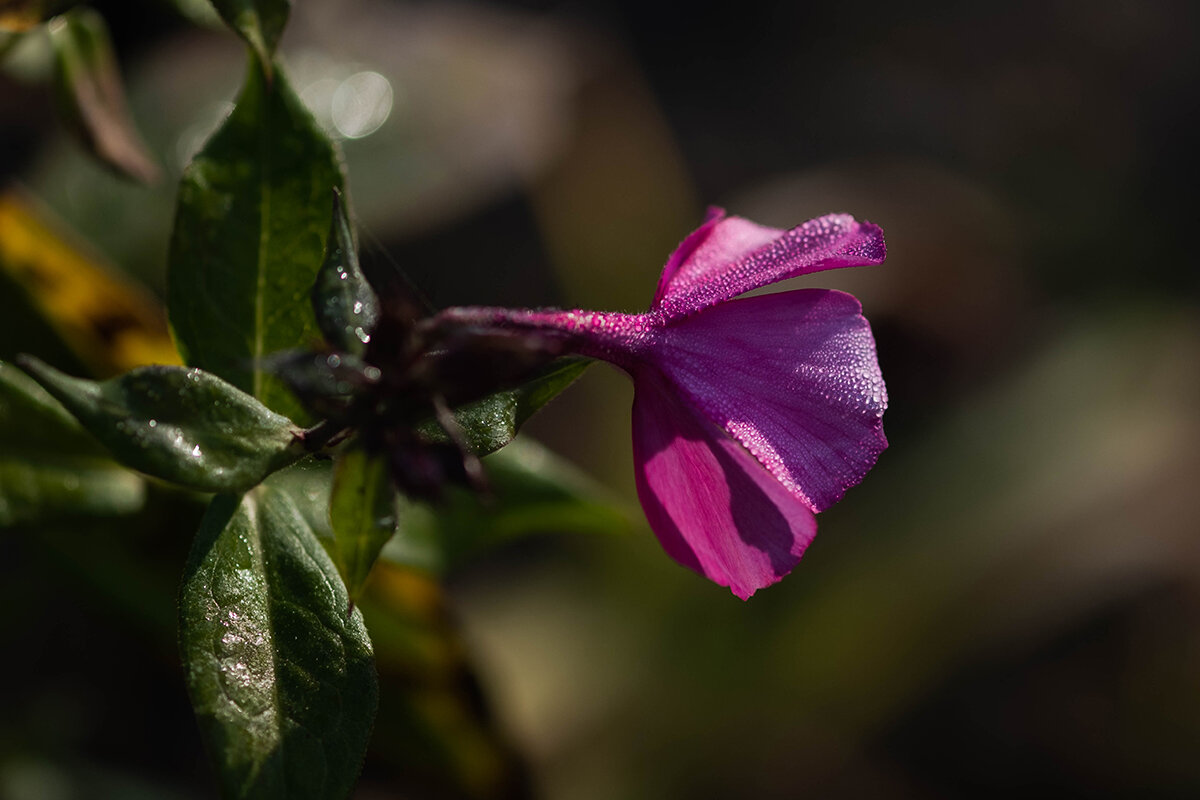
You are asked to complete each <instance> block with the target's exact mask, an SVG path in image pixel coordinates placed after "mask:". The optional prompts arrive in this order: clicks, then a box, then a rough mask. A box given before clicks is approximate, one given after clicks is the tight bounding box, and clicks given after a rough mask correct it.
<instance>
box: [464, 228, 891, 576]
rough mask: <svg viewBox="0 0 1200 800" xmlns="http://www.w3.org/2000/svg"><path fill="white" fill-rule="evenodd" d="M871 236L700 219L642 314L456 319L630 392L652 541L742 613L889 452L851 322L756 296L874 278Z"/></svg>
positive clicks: (876, 253) (842, 315)
mask: <svg viewBox="0 0 1200 800" xmlns="http://www.w3.org/2000/svg"><path fill="white" fill-rule="evenodd" d="M885 252H886V250H885V246H884V240H883V232H882V231H881V230H880V229H879V227H878V226H876V225H873V224H871V223H867V222H857V221H856V220H855V219H854V218H853V217H851V216H848V215H844V214H835V215H829V216H824V217H820V218H817V219H814V220H810V221H809V222H806V223H804V224H803V225H801V226H799V227H796V228H792V229H791V230H786V231H785V230H779V229H776V228H767V227H764V226H761V225H757V224H755V223H753V222H750V221H749V220H745V219H741V218H738V217H726V216H725V212H724V211H722V210H720V209H712V210H710V212H709V215H708V218H707V219H706V221H705V222H704V224H703V225H702V226H701V227H700V228H699V229H697V230H696V231H694V232H693V233H692V234H691V235H689V236H688V237H687V238H686V239H684V240H683V243H682V244H680V245H679V247H678V248H677V249H676V251H675V252H674V253H673V254H672V255H671V257H670V258H669V259H668V260H667V264H666V267H665V268H664V269H663V273H662V277H661V279H660V280H659V284H658V291H657V292H656V293H655V295H654V301H653V303H651V305H650V309H649V311H647V312H645V313H643V314H622V313H601V312H593V311H580V310H575V311H544V310H543V311H530V310H512V309H500V308H457V309H449V310H447V311H445V312H443V314H444V315H445V316H446V317H448V318H451V319H453V320H455V321H458V322H461V323H468V324H473V325H480V326H484V327H491V328H495V327H500V328H503V329H508V330H525V331H538V332H541V333H542V334H543V335H549V336H552V337H555V338H559V339H562V340H564V341H565V343H566V345H567V347H568V348H569V349H571V350H573V351H574V352H577V353H580V354H582V355H586V356H591V357H594V358H599V359H603V360H605V361H608V362H611V363H613V364H615V365H617V366H619V367H622V368H623V369H624V370H626V371H627V372H628V373H629V374H630V376H631V377H632V378H633V383H634V391H635V397H634V402H633V457H634V466H635V470H636V478H637V490H638V497H639V499H640V500H641V503H642V506H643V508H644V509H645V512H646V517H647V518H648V520H649V522H650V527H651V528H652V529H653V530H654V532H655V534H656V535H657V536H658V539H659V540H660V542H661V543H662V546H663V548H664V549H665V550H666V551H667V553H668V554H669V555H670V556H671V557H672V558H674V559H675V560H676V561H678V562H679V563H681V564H683V565H685V566H687V567H690V568H691V569H693V570H695V571H696V572H698V573H700V574H701V575H704V576H706V577H707V578H709V579H711V580H713V581H715V582H716V583H718V584H721V585H722V586H728V587H729V588H730V589H731V590H732V591H733V593H734V594H735V595H737V596H738V597H741V598H743V599H746V598H748V597H750V595H752V594H754V592H755V591H756V590H758V589H760V588H762V587H764V586H768V585H770V584H772V583H775V582H776V581H778V580H779V579H780V578H782V577H783V576H784V575H786V574H787V573H788V572H790V571H791V570H792V568H793V567H794V566H795V565H796V563H797V562H798V561H799V560H800V557H801V556H802V555H803V553H804V550H805V548H806V547H807V546H808V544H809V542H811V541H812V538H813V536H814V535H815V533H816V521H815V518H814V514H815V513H816V512H818V511H822V510H824V509H826V508H828V507H829V506H830V505H832V504H833V503H835V502H836V501H837V500H839V499H840V498H841V497H842V495H843V493H844V492H845V491H846V489H848V488H850V487H851V486H854V485H855V484H857V483H858V482H859V481H860V480H862V478H863V476H864V475H865V474H866V473H867V471H868V470H869V469H870V468H871V467H872V466H873V465H874V464H875V461H876V459H877V458H878V457H879V454H880V453H881V452H882V451H883V450H884V448H886V447H887V440H886V438H885V437H884V434H883V412H884V409H885V408H886V407H887V394H886V390H885V388H884V383H883V377H882V375H881V374H880V371H879V363H878V360H877V358H876V354H875V341H874V339H873V338H872V336H871V329H870V326H869V325H868V324H867V321H866V319H864V318H863V316H862V306H861V305H860V304H859V302H858V300H856V299H855V298H854V297H852V296H851V295H848V294H845V293H844V292H839V291H834V290H826V289H799V290H794V291H787V292H781V293H777V294H767V295H759V296H754V297H746V298H741V299H736V300H735V299H733V298H734V297H736V296H737V295H740V294H744V293H746V292H749V291H751V290H753V289H757V288H759V287H762V286H766V285H767V284H770V283H774V282H776V281H780V280H783V279H785V278H791V277H794V276H797V275H805V274H808V273H810V272H818V271H821V270H826V269H835V268H838V267H853V266H863V265H868V264H879V263H881V262H882V261H883V259H884V256H885Z"/></svg>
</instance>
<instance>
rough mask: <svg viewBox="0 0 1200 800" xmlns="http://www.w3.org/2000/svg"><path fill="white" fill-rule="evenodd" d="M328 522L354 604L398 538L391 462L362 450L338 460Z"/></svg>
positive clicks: (346, 454)
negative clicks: (373, 569) (381, 555)
mask: <svg viewBox="0 0 1200 800" xmlns="http://www.w3.org/2000/svg"><path fill="white" fill-rule="evenodd" d="M329 522H330V525H331V527H332V529H333V553H334V560H335V561H336V562H337V565H338V571H339V572H340V573H341V574H342V578H343V579H345V581H346V588H347V589H348V590H349V592H350V600H351V601H352V602H353V601H355V600H357V599H358V595H359V593H360V592H361V591H362V587H363V584H364V583H366V580H367V575H368V574H370V572H371V567H372V566H373V565H374V564H375V559H376V558H378V557H379V551H380V550H382V549H383V546H384V545H385V544H387V541H388V539H391V538H392V534H394V533H395V532H396V490H395V489H394V488H393V487H392V479H391V474H390V473H389V471H388V461H387V458H386V457H384V456H382V455H374V454H369V453H367V451H366V450H363V449H361V448H355V449H353V450H350V451H349V452H347V453H343V454H342V455H341V456H339V457H338V460H337V462H336V464H335V465H334V468H333V492H332V494H331V495H330V500H329Z"/></svg>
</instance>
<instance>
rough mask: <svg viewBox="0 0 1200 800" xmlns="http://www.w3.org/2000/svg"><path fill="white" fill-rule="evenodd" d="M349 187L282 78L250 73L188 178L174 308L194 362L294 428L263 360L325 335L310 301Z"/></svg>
mask: <svg viewBox="0 0 1200 800" xmlns="http://www.w3.org/2000/svg"><path fill="white" fill-rule="evenodd" d="M341 185H342V173H341V165H340V162H339V160H338V158H337V156H336V155H335V153H334V150H333V146H332V145H331V144H330V142H329V140H328V139H327V138H326V137H325V135H324V134H323V133H321V131H320V130H319V129H318V128H317V125H316V123H315V122H313V119H312V117H311V116H310V115H309V113H308V112H307V111H306V110H305V109H304V106H303V105H302V104H301V102H300V100H299V99H298V98H297V97H296V95H295V94H294V93H293V92H292V89H291V87H290V86H288V84H287V81H286V80H285V79H284V76H283V75H282V74H277V75H276V76H275V80H274V81H273V82H272V83H271V84H270V85H269V86H268V84H267V83H266V81H265V79H264V78H263V75H262V72H261V71H260V70H259V69H258V67H257V66H256V65H255V64H253V63H252V64H251V65H250V68H249V71H248V74H247V77H246V85H245V87H244V88H243V90H242V94H241V96H240V97H239V98H238V101H237V106H236V107H235V108H234V111H233V114H232V115H231V116H230V117H229V119H227V120H226V121H225V124H224V125H223V126H222V127H221V128H220V130H218V131H217V133H216V134H215V135H214V136H213V138H212V139H211V140H209V142H208V144H207V145H205V147H204V149H203V150H202V151H201V152H200V153H199V154H198V155H197V156H196V158H195V159H194V160H193V161H192V163H191V164H190V165H189V166H188V168H187V170H186V171H185V172H184V176H183V181H182V184H181V186H180V190H179V206H178V209H177V212H176V218H175V230H174V233H173V234H172V237H171V250H170V264H169V272H168V274H167V306H168V310H169V312H170V317H171V325H172V327H173V329H174V331H175V337H176V340H177V342H178V344H179V347H180V351H181V352H182V353H183V355H184V359H185V361H187V363H189V364H192V365H193V366H197V367H200V368H202V369H206V370H208V371H209V372H213V373H215V374H217V375H219V376H221V377H222V378H224V379H225V380H227V381H229V382H230V383H232V384H234V385H235V386H237V387H238V388H239V389H242V390H243V391H246V392H249V393H250V394H253V395H254V396H255V397H257V398H258V399H259V400H261V401H262V402H263V403H264V404H265V405H266V406H267V407H268V408H270V409H272V410H274V411H277V412H279V413H280V414H284V415H286V416H288V417H291V418H292V419H299V420H303V419H304V411H303V409H302V408H301V406H300V404H299V402H298V401H297V400H296V399H295V398H294V397H292V395H291V393H290V392H288V390H287V388H286V387H285V386H284V385H283V383H282V382H280V381H279V380H278V379H277V378H275V377H274V376H272V375H271V374H269V372H268V371H267V368H266V365H265V364H264V357H265V356H267V355H269V354H271V353H274V352H277V351H280V350H288V349H292V348H307V347H310V346H312V345H313V344H315V343H316V342H319V341H320V338H321V334H320V331H319V329H318V328H317V323H316V319H315V318H314V317H313V312H312V308H311V306H310V304H309V302H308V297H309V292H310V290H311V289H312V286H313V282H314V280H315V279H316V276H317V271H318V269H319V268H320V266H321V262H322V260H323V258H324V253H325V236H326V233H327V232H328V230H329V227H330V216H331V213H330V205H329V192H330V190H331V189H333V188H335V187H340V186H341Z"/></svg>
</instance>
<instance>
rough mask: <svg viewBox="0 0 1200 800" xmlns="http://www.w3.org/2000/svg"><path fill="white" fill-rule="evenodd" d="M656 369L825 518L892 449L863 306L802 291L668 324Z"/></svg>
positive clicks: (821, 291) (832, 294) (719, 308)
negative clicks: (839, 500) (884, 452)
mask: <svg viewBox="0 0 1200 800" xmlns="http://www.w3.org/2000/svg"><path fill="white" fill-rule="evenodd" d="M652 358H653V362H654V363H655V364H656V365H657V366H658V368H659V369H660V370H661V371H662V372H663V373H664V374H665V375H666V376H667V377H668V378H669V379H670V380H671V381H672V382H673V383H674V384H675V385H676V386H677V387H678V388H679V391H680V392H681V393H682V394H683V395H685V396H686V397H688V398H689V399H690V400H691V402H692V403H694V404H695V406H696V407H697V408H698V409H699V410H700V411H702V412H703V414H704V415H705V416H706V417H707V418H708V419H710V420H712V421H713V422H714V423H715V424H716V425H718V426H720V427H721V428H723V429H724V430H725V431H726V432H728V433H729V435H731V436H732V437H733V438H735V439H737V440H738V441H739V442H741V443H742V444H743V445H744V446H745V448H746V449H747V450H749V451H750V452H751V453H752V454H753V455H754V457H755V458H756V459H758V461H760V462H761V463H762V464H763V465H764V466H765V467H766V468H767V469H768V470H769V471H770V472H771V474H773V475H774V476H775V477H776V479H778V481H779V482H780V483H781V484H782V485H783V486H784V487H786V488H787V489H788V490H789V491H790V492H791V493H792V494H793V495H795V496H796V497H798V498H800V499H801V500H802V501H803V502H804V503H806V504H807V505H808V507H809V508H811V509H812V510H813V511H822V510H824V509H826V508H828V507H829V506H830V505H832V504H833V503H835V502H836V501H837V500H838V499H840V498H841V496H842V495H843V493H844V492H845V491H846V489H848V488H849V487H851V486H854V485H855V484H857V483H858V482H859V481H860V480H862V478H863V476H864V475H865V474H866V473H867V471H868V470H869V469H870V468H871V467H872V466H873V465H874V464H875V461H876V460H877V459H878V457H879V454H880V453H881V452H883V450H884V448H886V447H887V440H886V438H885V437H884V434H883V412H884V409H885V408H886V407H887V392H886V389H885V387H884V383H883V377H882V375H881V374H880V371H879V362H878V360H877V358H876V355H875V340H874V338H873V337H872V336H871V329H870V326H869V325H868V324H867V321H866V320H865V319H863V317H862V307H861V306H860V305H859V303H858V301H857V300H855V299H854V298H853V297H851V296H850V295H848V294H845V293H843V292H837V291H831V290H824V289H801V290H797V291H792V292H781V293H778V294H771V295H762V296H758V297H747V298H743V299H740V300H734V301H731V302H728V303H722V304H721V305H719V306H717V307H715V308H711V309H709V310H707V311H705V312H704V313H703V314H696V315H695V316H691V317H687V318H684V319H681V320H677V321H676V322H674V323H671V324H669V325H667V326H666V327H665V328H663V329H662V330H661V331H660V333H659V337H658V339H657V341H656V343H655V346H654V352H653V356H652Z"/></svg>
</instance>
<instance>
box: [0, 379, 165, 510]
mask: <svg viewBox="0 0 1200 800" xmlns="http://www.w3.org/2000/svg"><path fill="white" fill-rule="evenodd" d="M145 497H146V485H145V481H143V480H142V479H141V478H140V477H138V476H137V475H135V474H133V473H132V472H129V471H128V470H126V469H123V468H121V467H119V466H118V465H117V464H115V463H114V462H113V461H112V460H110V459H109V458H108V457H107V456H106V455H105V453H104V451H103V450H102V449H101V448H100V447H99V446H98V445H97V444H96V442H95V440H94V439H92V437H90V436H88V435H87V433H85V432H84V431H83V429H81V428H80V427H79V424H78V423H77V422H75V420H74V419H73V418H72V417H71V416H70V415H69V414H67V413H66V411H64V410H63V408H62V406H61V405H59V403H58V402H57V401H56V400H55V399H54V398H53V397H51V396H50V395H48V394H47V393H46V392H45V391H44V390H42V388H41V387H40V386H38V385H37V384H36V383H35V382H34V381H33V380H32V379H30V378H29V377H28V376H27V375H25V374H24V373H23V372H21V371H20V370H18V369H16V368H15V367H13V366H11V365H9V364H5V363H4V362H2V361H0V527H8V526H11V525H18V524H29V523H45V522H48V521H51V520H56V519H63V518H71V517H83V516H113V515H121V514H130V513H133V512H135V511H137V510H138V509H140V508H141V507H142V505H143V504H144V502H145Z"/></svg>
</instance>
